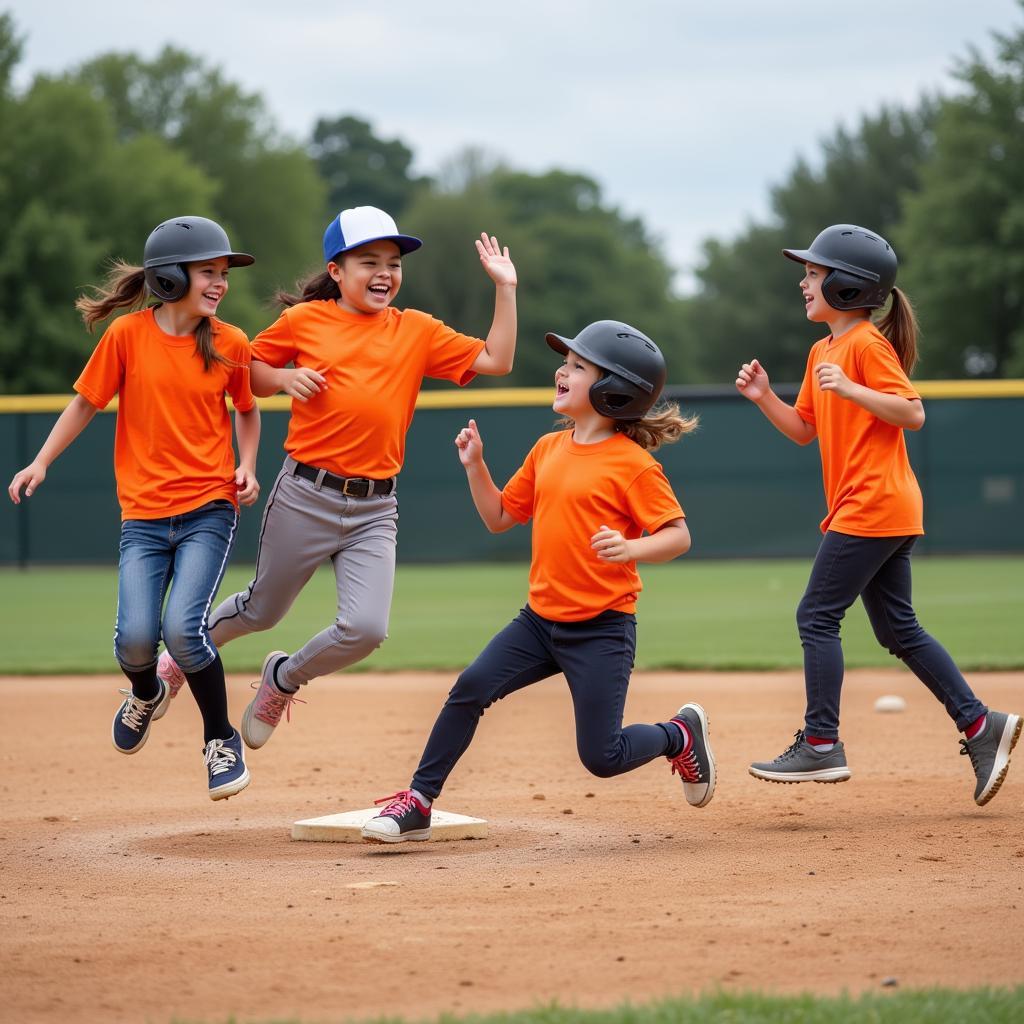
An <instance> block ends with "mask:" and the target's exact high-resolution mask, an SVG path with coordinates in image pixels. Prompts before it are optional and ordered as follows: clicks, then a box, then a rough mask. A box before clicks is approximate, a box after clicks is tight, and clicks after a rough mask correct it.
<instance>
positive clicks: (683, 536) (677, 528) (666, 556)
mask: <svg viewBox="0 0 1024 1024" xmlns="http://www.w3.org/2000/svg"><path fill="white" fill-rule="evenodd" d="M590 546H591V547H592V548H593V549H594V551H596V552H597V557H598V558H600V559H601V561H602V562H671V561H672V559H673V558H678V557H679V556H680V555H685V554H686V552H687V551H689V550H690V530H689V527H688V526H687V525H686V520H685V519H672V520H670V521H669V522H667V523H666V524H665V525H664V526H662V527H661V529H659V530H655V531H654V533H652V534H651V535H650V536H648V537H636V538H634V539H633V540H626V538H625V537H623V536H622V534H621V533H619V531H618V530H613V529H611V528H610V527H607V526H605V525H604V524H603V523H602V524H601V529H600V530H598V531H597V533H595V534H594V536H593V537H591V538H590Z"/></svg>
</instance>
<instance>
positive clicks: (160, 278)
mask: <svg viewBox="0 0 1024 1024" xmlns="http://www.w3.org/2000/svg"><path fill="white" fill-rule="evenodd" d="M219 256H227V258H228V266H229V267H247V266H249V265H250V264H251V263H253V262H255V261H254V260H253V258H252V256H250V255H249V254H248V253H245V252H235V251H234V250H232V248H231V243H230V242H229V241H228V236H227V232H225V230H224V229H223V228H222V227H221V226H220V225H219V224H218V223H217V222H216V221H212V220H208V219H207V218H206V217H173V218H172V219H171V220H165V221H164V222H163V223H162V224H157V226H156V227H155V228H153V230H152V231H151V232H150V234H149V238H147V239H146V247H145V249H143V252H142V267H143V269H144V270H145V272H146V287H148V288H149V290H150V291H151V292H152V293H153V294H154V295H155V296H156V297H157V298H158V299H162V300H163V301H164V302H177V301H178V299H180V298H183V297H184V295H185V293H186V292H187V291H188V271H187V270H186V269H185V266H184V265H185V264H186V263H195V262H196V261H197V260H212V259H216V258H217V257H219Z"/></svg>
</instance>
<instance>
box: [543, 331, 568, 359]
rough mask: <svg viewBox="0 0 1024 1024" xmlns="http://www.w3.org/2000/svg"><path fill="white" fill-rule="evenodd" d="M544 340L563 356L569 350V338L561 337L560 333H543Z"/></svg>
mask: <svg viewBox="0 0 1024 1024" xmlns="http://www.w3.org/2000/svg"><path fill="white" fill-rule="evenodd" d="M544 340H545V341H546V342H547V343H548V344H549V345H550V346H551V347H552V348H553V349H554V350H555V351H556V352H559V353H561V354H562V355H563V356H564V355H567V354H568V352H569V339H568V338H563V337H562V336H561V335H560V334H545V335H544Z"/></svg>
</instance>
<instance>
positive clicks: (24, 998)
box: [0, 671, 1024, 1024]
mask: <svg viewBox="0 0 1024 1024" xmlns="http://www.w3.org/2000/svg"><path fill="white" fill-rule="evenodd" d="M451 681H452V678H451V677H450V676H448V675H434V674H419V675H402V676H399V675H369V674H360V675H352V676H340V677H334V678H330V679H326V680H319V681H317V682H316V683H314V684H313V685H312V686H310V687H307V688H306V692H305V693H303V697H304V698H306V699H308V701H309V703H308V704H307V705H298V706H297V707H296V708H295V709H294V712H293V715H292V719H293V720H292V722H291V723H290V724H288V723H283V724H282V726H281V727H280V729H279V731H278V734H277V735H275V736H274V738H273V739H272V740H271V741H270V743H269V744H268V745H267V746H266V747H264V748H263V749H262V750H259V751H256V752H250V755H249V760H248V763H249V768H250V771H251V773H252V778H253V781H252V785H251V786H250V787H249V789H248V790H246V791H245V792H244V793H242V794H240V795H238V796H237V797H234V798H232V799H231V800H229V801H226V802H221V803H217V804H214V803H212V802H211V801H210V800H209V799H208V798H207V796H206V793H205V775H204V770H203V763H202V757H201V753H200V748H201V742H200V741H201V734H200V730H199V721H198V714H197V712H196V709H195V706H194V704H193V703H192V701H191V698H190V696H189V694H188V692H187V691H183V692H182V694H181V695H179V697H178V698H177V699H176V700H175V702H174V704H173V705H172V707H171V709H170V711H169V712H168V714H167V716H166V717H165V718H164V719H163V720H162V721H161V722H158V723H157V724H156V726H154V730H153V733H152V734H151V736H150V739H149V742H148V744H147V746H146V748H145V749H144V750H143V751H141V752H140V753H139V754H138V755H136V756H134V757H130V758H129V757H124V756H122V755H119V754H117V753H116V752H115V751H114V750H113V748H112V746H111V744H110V739H109V730H110V721H111V716H112V715H113V712H114V710H115V708H116V707H117V704H118V696H117V687H118V686H120V685H122V680H120V679H117V678H114V677H109V678H96V677H87V678H75V679H62V678H57V679H47V678H35V679H31V680H18V679H13V678H4V679H0V700H2V706H3V707H4V708H5V709H6V716H5V717H6V726H7V727H6V730H5V731H6V736H5V740H4V749H3V753H2V755H0V756H2V758H3V775H2V779H0V789H2V793H3V803H2V806H3V824H2V835H0V858H2V863H3V878H4V882H3V886H2V891H0V921H2V924H3V927H2V932H0V963H2V965H3V967H2V970H0V1018H2V1019H3V1020H9V1021H17V1022H19V1024H32V1022H39V1021H46V1022H55V1021H61V1022H66V1024H74V1022H84V1021H89V1022H93V1021H97V1020H103V1021H105V1022H119V1021H151V1022H164V1021H168V1020H170V1019H171V1018H172V1017H178V1018H179V1019H186V1020H195V1021H207V1022H214V1021H222V1020H224V1019H226V1018H227V1017H228V1016H229V1015H231V1014H234V1015H236V1017H237V1018H238V1019H240V1020H251V1019H256V1020H268V1019H273V1018H297V1019H301V1020H302V1021H304V1022H316V1021H340V1020H344V1019H349V1018H370V1017H378V1016H385V1015H387V1016H390V1017H405V1018H406V1019H414V1020H422V1019H426V1018H429V1017H432V1016H434V1015H436V1014H438V1013H441V1012H443V1011H450V1012H453V1013H468V1012H472V1011H491V1010H499V1009H516V1008H521V1007H528V1006H532V1005H536V1004H543V1003H548V1002H550V1001H553V1000H557V1001H559V1002H561V1003H563V1004H575V1005H579V1006H585V1007H598V1006H610V1005H613V1004H616V1003H619V1002H622V1001H623V1000H626V999H628V1000H631V1001H634V1002H640V1001H646V1000H650V999H653V998H657V997H662V996H669V995H675V994H687V993H693V992H698V991H704V990H709V989H725V990H736V991H739V990H762V991H766V992H780V993H793V992H798V991H804V990H806V991H812V992H815V993H819V994H835V993H839V992H841V991H842V990H847V991H849V992H851V993H857V992H861V991H864V990H876V989H880V987H881V985H882V982H883V980H885V979H888V978H896V979H898V983H899V985H900V987H901V988H903V989H906V988H917V987H926V986H934V985H945V986H952V987H958V988H961V987H962V988H966V987H970V986H976V985H997V986H1006V985H1012V984H1020V983H1021V982H1022V981H1024V750H1022V749H1018V751H1017V752H1016V755H1015V764H1013V765H1012V767H1011V770H1010V774H1009V777H1008V779H1007V782H1006V784H1005V785H1004V786H1003V789H1002V791H1001V792H1000V793H999V794H998V795H997V796H996V798H995V799H994V800H993V802H992V803H991V804H989V805H988V807H986V808H978V807H976V806H975V805H974V803H973V801H972V792H973V785H974V783H973V776H972V774H971V770H970V765H969V762H968V760H967V758H964V757H959V756H957V755H958V751H959V747H958V745H957V735H956V733H955V732H954V730H953V728H952V726H951V725H950V723H949V721H948V720H947V718H946V716H945V714H944V713H943V711H942V709H941V708H940V707H939V706H938V705H937V704H936V702H935V701H934V699H933V698H932V697H931V696H930V695H929V694H928V693H927V692H926V691H925V689H924V687H923V686H921V685H920V684H919V683H918V682H917V681H916V680H915V679H913V678H912V677H911V676H909V675H908V674H907V673H905V672H902V671H887V672H880V671H862V672H854V673H851V674H850V675H849V677H848V679H847V683H846V687H845V691H844V708H843V710H844V727H843V735H844V740H845V742H846V746H847V751H848V756H849V760H850V765H851V768H852V771H853V779H852V780H851V781H850V782H848V783H845V784H842V785H833V786H823V785H806V784H805V785H800V786H778V785H769V784H766V783H762V782H758V781H756V780H754V779H752V778H751V777H749V776H748V775H747V771H746V766H747V763H748V761H749V760H751V759H754V758H767V757H771V756H773V755H774V754H776V753H778V752H779V751H781V750H782V748H783V747H784V746H785V745H786V744H787V743H788V742H789V739H790V737H791V734H792V733H793V731H794V730H795V729H796V728H797V727H798V726H799V724H800V719H801V712H802V709H803V685H802V681H801V679H800V678H799V677H798V676H797V675H794V674H756V675H755V674H750V675H724V674H687V675H681V674H667V673H649V674H642V675H638V676H637V677H636V678H635V680H634V683H633V686H632V688H631V692H630V699H629V702H628V705H627V721H653V720H660V719H664V718H666V717H668V716H669V715H670V714H671V713H672V712H673V711H675V709H676V708H677V707H678V706H679V705H680V704H682V703H683V702H684V701H688V700H697V701H700V702H701V703H703V704H704V705H705V707H706V708H707V710H708V712H709V715H710V719H711V739H712V744H713V749H714V751H715V754H716V758H717V762H718V770H719V783H718V790H717V793H716V795H715V798H714V800H713V801H712V803H711V804H710V805H709V806H708V807H706V808H704V809H703V810H695V809H694V808H691V807H689V806H688V805H687V804H686V802H685V801H684V799H683V794H682V789H681V786H680V784H679V782H678V780H677V779H675V778H672V777H670V776H669V772H668V768H667V767H666V764H665V762H664V761H657V762H655V763H653V764H651V765H649V766H647V767H646V768H642V769H640V770H639V771H636V772H634V773H632V774H629V775H626V776H623V777H621V778H618V779H611V780H602V779H596V778H593V777H591V776H589V775H588V774H587V773H586V772H585V771H584V769H583V768H582V767H581V766H580V765H579V763H578V761H577V759H576V754H575V749H574V739H573V726H572V716H571V706H570V702H569V698H568V694H567V692H566V689H565V686H564V683H563V682H562V680H561V679H560V678H557V679H554V680H551V681H549V682H547V683H541V684H538V685H537V686H534V687H531V688H530V689H529V690H527V691H524V692H522V693H520V694H517V695H515V696H513V697H512V698H510V699H508V700H506V701H504V702H501V703H499V704H498V705H496V706H495V707H493V708H492V709H491V710H489V711H488V712H487V714H486V715H485V717H484V719H483V721H482V723H481V726H480V729H479V730H478V732H477V737H476V741H475V742H474V744H473V746H472V747H471V748H470V750H469V752H468V753H467V755H466V756H465V757H464V758H463V761H462V763H461V764H460V765H459V767H458V768H457V769H456V771H455V774H454V775H453V777H452V779H451V782H450V784H449V787H448V789H447V790H446V792H445V794H444V796H443V798H442V800H441V801H440V803H439V806H440V807H442V808H446V809H449V810H452V811H457V812H460V813H465V814H471V815H477V816H480V817H484V818H487V819H488V820H489V822H490V830H491V837H490V838H489V839H487V840H483V841H476V842H469V841H467V842H457V843H443V844H436V845H435V844H415V846H414V847H413V848H411V849H410V848H408V847H401V848H397V849H391V848H381V847H371V846H363V845H349V844H324V843H296V842H292V841H291V840H290V838H289V833H290V828H291V824H292V822H293V821H295V820H296V819H298V818H305V817H311V816H314V815H320V814H328V813H333V812H336V811H341V810H345V809H357V808H360V807H366V806H369V805H370V804H371V803H372V801H373V800H374V798H376V797H382V796H386V795H388V794H389V793H392V792H394V790H395V789H397V788H401V787H404V786H406V785H407V784H408V779H409V776H410V774H411V771H412V769H413V767H414V765H415V763H416V760H417V757H418V755H419V752H420V749H421V746H422V743H423V741H424V739H425V736H426V734H427V730H428V729H429V727H430V725H431V723H432V721H433V717H434V715H435V713H436V711H437V709H438V708H439V706H440V704H441V702H442V700H443V697H444V695H445V693H446V692H447V689H448V687H449V686H450V684H451ZM248 682H249V680H248V679H242V678H239V677H235V678H233V679H232V680H231V683H230V698H231V702H232V705H231V706H232V715H233V718H234V720H235V721H236V722H237V721H238V719H239V717H240V713H241V711H242V709H243V707H244V704H245V702H246V701H247V700H248V698H249V695H250V693H251V691H250V690H249V688H248ZM972 682H973V683H974V685H975V688H976V689H977V690H978V692H979V694H980V695H981V696H982V698H983V699H985V700H986V701H988V702H989V703H990V704H992V705H993V706H994V707H998V708H1004V709H1007V710H1015V711H1017V712H1020V711H1021V710H1022V705H1024V674H1021V673H1002V674H991V675H978V676H974V677H973V679H972ZM884 693H894V694H901V695H903V696H904V697H905V698H906V699H907V705H908V706H907V710H906V712H904V713H903V714H899V715H880V714H876V713H875V712H874V711H873V710H872V705H873V703H874V701H875V699H876V698H877V697H878V696H880V695H881V694H884Z"/></svg>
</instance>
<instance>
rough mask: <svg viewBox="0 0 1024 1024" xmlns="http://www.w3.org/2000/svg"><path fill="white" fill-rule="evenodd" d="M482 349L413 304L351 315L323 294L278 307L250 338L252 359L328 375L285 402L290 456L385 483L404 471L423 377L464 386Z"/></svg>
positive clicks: (287, 447)
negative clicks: (320, 385)
mask: <svg viewBox="0 0 1024 1024" xmlns="http://www.w3.org/2000/svg"><path fill="white" fill-rule="evenodd" d="M483 348H484V343H483V342H482V341H481V340H480V339H479V338H470V337H467V336H466V335H464V334H459V333H458V332H457V331H454V330H452V329H451V328H450V327H448V326H446V325H445V324H443V323H442V322H441V321H440V320H435V319H434V317H432V316H428V315H427V314H426V313H421V312H419V310H415V309H406V310H399V309H394V308H392V307H388V308H387V309H383V310H381V311H380V312H379V313H371V314H362V313H349V312H348V311H346V310H344V309H341V308H340V307H339V306H338V304H337V303H336V302H334V301H333V300H332V299H323V300H314V301H313V302H300V303H298V304H297V305H295V306H291V307H290V308H289V309H286V310H285V311H284V312H283V313H282V314H281V316H280V317H279V318H278V320H277V322H276V323H274V324H272V325H271V326H270V327H268V328H267V329H266V330H265V331H261V332H260V333H259V334H258V335H257V336H256V337H255V338H254V339H253V343H252V357H253V359H258V360H260V362H263V363H267V364H268V365H270V366H275V367H279V368H280V367H282V366H287V365H288V364H289V363H294V364H295V366H296V367H303V366H304V367H307V368H309V369H312V370H318V371H319V372H320V373H322V374H323V375H324V376H325V377H326V378H327V390H325V391H321V392H320V393H319V394H318V395H314V396H313V397H312V398H310V399H309V401H308V402H299V401H297V400H295V401H293V402H292V415H291V421H290V422H289V425H288V437H287V439H286V440H285V444H284V447H285V451H287V452H288V454H289V455H291V457H292V458H293V459H295V461H296V462H304V463H306V464H307V465H310V466H316V467H317V468H319V469H326V470H329V471H330V472H332V473H337V474H338V475H339V476H351V477H369V478H370V479H371V480H383V479H386V478H388V477H390V476H394V475H395V474H396V473H397V472H398V471H399V470H400V469H401V468H402V462H403V461H404V459H405V435H406V432H407V431H408V429H409V425H410V424H411V423H412V417H413V413H414V412H415V409H416V397H417V395H419V392H420V386H421V385H422V383H423V378H424V377H439V378H441V379H443V380H450V381H453V382H454V383H456V384H459V385H463V384H468V383H469V382H470V381H471V380H472V379H473V378H474V377H475V376H476V374H475V373H474V372H473V371H472V370H471V369H470V367H471V366H472V365H473V363H474V362H476V358H477V356H478V355H479V354H480V353H481V352H482V351H483Z"/></svg>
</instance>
